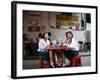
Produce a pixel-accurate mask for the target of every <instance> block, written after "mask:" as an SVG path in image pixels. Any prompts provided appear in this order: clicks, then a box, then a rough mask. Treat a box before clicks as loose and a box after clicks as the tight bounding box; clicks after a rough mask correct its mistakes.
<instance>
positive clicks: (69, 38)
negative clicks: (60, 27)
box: [63, 31, 79, 66]
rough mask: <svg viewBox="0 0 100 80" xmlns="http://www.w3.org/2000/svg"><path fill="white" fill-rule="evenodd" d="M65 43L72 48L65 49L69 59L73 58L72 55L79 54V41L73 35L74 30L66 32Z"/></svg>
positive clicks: (65, 54)
mask: <svg viewBox="0 0 100 80" xmlns="http://www.w3.org/2000/svg"><path fill="white" fill-rule="evenodd" d="M63 45H64V46H68V47H70V50H67V49H66V50H65V51H64V56H65V57H66V58H67V59H69V60H71V58H72V57H74V56H76V55H78V51H79V46H78V42H77V41H76V39H75V38H74V37H73V33H72V32H70V31H69V32H66V42H65V43H64V44H63ZM64 66H65V64H64Z"/></svg>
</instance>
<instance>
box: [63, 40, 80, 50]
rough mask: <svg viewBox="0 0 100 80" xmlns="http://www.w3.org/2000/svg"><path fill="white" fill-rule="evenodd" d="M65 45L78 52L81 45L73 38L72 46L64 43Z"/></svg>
mask: <svg viewBox="0 0 100 80" xmlns="http://www.w3.org/2000/svg"><path fill="white" fill-rule="evenodd" d="M64 45H66V46H68V47H70V48H72V50H75V51H78V50H79V45H78V42H77V41H76V39H75V38H72V42H71V43H70V44H67V43H64Z"/></svg>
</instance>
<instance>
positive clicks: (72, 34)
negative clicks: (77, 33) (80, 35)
mask: <svg viewBox="0 0 100 80" xmlns="http://www.w3.org/2000/svg"><path fill="white" fill-rule="evenodd" d="M68 33H70V34H71V35H72V37H73V33H72V32H71V31H68V32H66V33H65V34H66V36H68Z"/></svg>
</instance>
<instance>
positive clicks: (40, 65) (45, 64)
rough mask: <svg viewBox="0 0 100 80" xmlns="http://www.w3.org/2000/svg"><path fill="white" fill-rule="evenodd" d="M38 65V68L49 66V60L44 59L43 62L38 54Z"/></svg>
mask: <svg viewBox="0 0 100 80" xmlns="http://www.w3.org/2000/svg"><path fill="white" fill-rule="evenodd" d="M39 67H40V68H46V67H47V68H49V67H50V61H46V63H44V60H43V59H42V57H41V56H39Z"/></svg>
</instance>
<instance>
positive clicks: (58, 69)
mask: <svg viewBox="0 0 100 80" xmlns="http://www.w3.org/2000/svg"><path fill="white" fill-rule="evenodd" d="M29 13H30V17H28V15H29ZM69 13H70V15H69ZM58 15H59V16H58ZM82 15H86V17H82ZM97 16H98V15H97V6H88V5H70V4H56V3H39V2H24V1H12V2H11V22H12V24H11V28H12V30H11V36H12V38H11V42H12V43H11V48H12V51H11V78H13V79H19V78H36V77H52V76H68V75H81V74H82V75H83V74H96V73H97V71H98V69H97ZM57 17H58V18H57ZM87 17H89V18H87ZM49 19H50V20H49ZM81 20H83V21H84V22H85V24H86V25H85V27H86V29H84V30H82V31H77V30H78V29H80V28H81V27H82V24H83V23H81V22H82V21H81ZM49 21H50V22H49ZM87 21H88V22H89V23H87ZM57 22H59V23H58V24H57ZM49 23H51V25H52V26H53V27H54V28H59V29H53V28H52V29H51V28H50V24H49ZM32 24H34V25H36V26H32ZM29 25H31V27H32V30H31V31H28V29H29ZM23 27H24V28H23ZM67 27H70V28H67ZM87 27H88V29H87ZM61 28H63V29H61ZM73 29H76V31H75V30H74V31H73ZM86 31H88V32H89V34H90V35H92V36H88V34H87V33H86V34H85V32H86ZM66 32H69V33H70V34H72V35H73V36H71V38H70V39H69V40H70V42H68V43H67V42H66V40H67V38H68V35H66V34H67V33H66ZM43 33H47V34H44V36H43ZM48 33H49V34H48ZM84 34H85V35H86V36H87V37H88V38H89V40H90V41H86V39H85V38H84ZM73 37H75V38H76V40H77V41H79V42H80V43H81V41H80V40H83V42H82V43H83V44H84V43H89V44H87V52H84V50H83V52H81V51H79V46H74V47H73V46H72V47H71V46H69V45H70V44H71V43H72V41H73ZM46 40H47V42H46ZM64 40H65V41H64ZM67 41H68V40H67ZM41 42H43V43H42V47H40V43H41ZM62 43H63V44H62ZM64 44H66V45H65V46H64ZM77 44H78V42H77ZM73 45H75V44H73ZM76 47H78V48H77V49H76ZM68 51H69V52H68ZM75 51H76V53H77V54H73V53H75ZM71 52H73V53H71ZM81 53H84V54H85V53H89V55H85V56H84V55H82V54H81ZM67 54H69V55H67ZM66 55H67V57H66ZM52 64H53V65H52Z"/></svg>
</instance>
